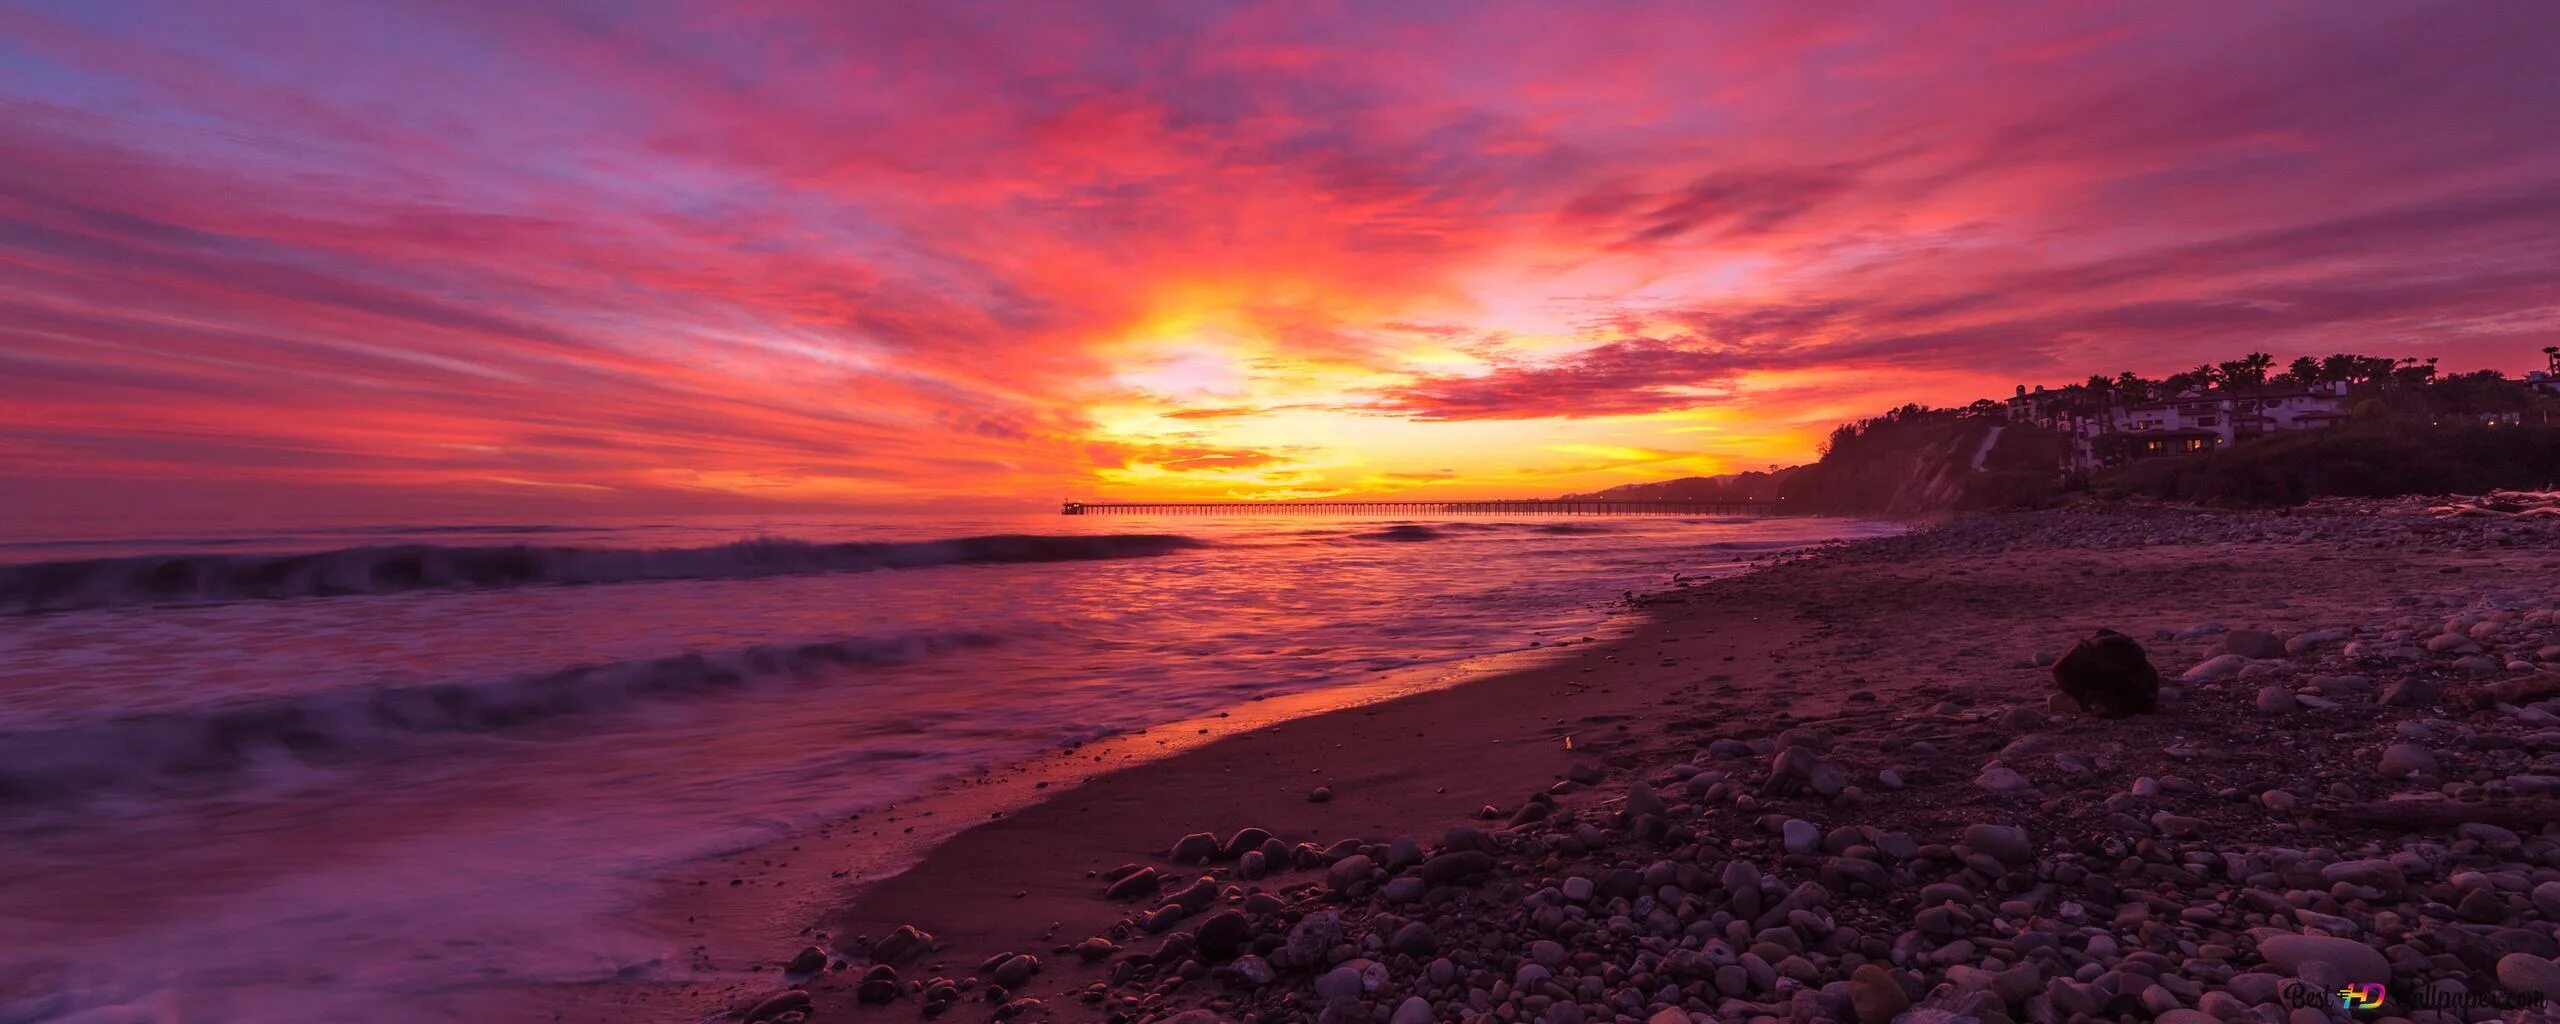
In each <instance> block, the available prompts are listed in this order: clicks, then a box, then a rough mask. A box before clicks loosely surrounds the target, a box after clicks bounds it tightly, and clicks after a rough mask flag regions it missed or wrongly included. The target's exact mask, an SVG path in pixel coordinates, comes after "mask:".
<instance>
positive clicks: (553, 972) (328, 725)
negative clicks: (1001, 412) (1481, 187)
mask: <svg viewBox="0 0 2560 1024" xmlns="http://www.w3.org/2000/svg"><path fill="white" fill-rule="evenodd" d="M1886 529H1889V528H1888V527H1884V526H1880V525H1876V524H1867V523H1858V522H1851V521H1843V520H1829V519H1817V518H1784V517H1766V518H1755V517H1732V518H1648V517H1583V518H1544V519H1518V520H1507V519H1491V518H1450V519H1435V520H1360V519H1310V518H1305V517H1298V516H1252V517H1245V516H1238V517H1215V518H1208V517H1184V518H1180V519H1144V518H1136V517H1130V518H1120V517H1090V518H1070V517H1060V516H1055V515H1046V516H1040V515H1021V516H987V517H976V518H963V517H939V518H922V517H906V516H874V517H863V518H852V519H848V518H841V517H839V518H830V519H778V518H771V517H765V518H756V519H739V518H716V517H702V518H693V519H683V520H666V521H655V522H625V523H603V524H429V525H404V524H358V525H351V526H336V527H326V528H321V527H315V528H309V529H302V530H294V531H264V532H254V533H251V532H244V533H213V532H207V533H204V534H199V535H180V536H158V537H118V536H115V535H113V534H111V533H101V534H98V535H91V536H78V535H74V536H46V537H18V538H0V1024H17V1022H33V1021H57V1020H60V1021H72V1020H77V1021H98V1022H103V1021H111V1020H112V1021H187V1022H199V1021H216V1022H221V1021H242V1022H246V1021H267V1020H331V1019H356V1018H361V1019H366V1020H377V1021H380V1020H390V1021H398V1020H404V1019H436V1018H434V1017H433V1016H432V1015H431V1014H423V1013H411V1012H410V1011H407V1010H404V1009H403V1007H404V1006H427V1005H432V1000H423V999H417V998H413V997H417V996H420V995H422V994H430V993H434V992H437V991H440V990H446V989H451V988H454V987H456V986H487V985H501V984H543V983H581V982H593V981H599V980H607V979H612V978H616V977H630V976H633V975H634V974H635V973H645V974H647V975H649V976H651V977H658V978H663V977H665V976H666V975H667V974H668V973H669V972H680V971H682V970H684V969H685V968H684V966H683V964H684V958H683V956H682V955H681V951H679V950H672V949H667V948H663V947H662V945H661V944H660V942H659V940H654V939H652V938H650V937H649V936H648V935H647V934H645V933H644V932H642V931H641V930H638V929H632V928H625V927H621V926H620V923H621V922H622V920H623V919H624V916H625V915H626V912H627V911H628V910H629V907H630V905H631V904H632V903H633V901H635V900H637V899H639V898H640V894H641V893H643V892H644V891H645V890H646V888H647V886H648V884H649V880H650V879H651V878H652V877H653V876H654V875H655V874H657V873H662V872H665V871H668V870H670V869H671V868H672V867H673V866H676V865H681V864H685V863H688V862H691V861H695V860H698V859H699V858H703V857H708V856H712V855H715V854H718V853H722V852H725V851H731V850H737V849H742V848H746V847H748V846H751V845H754V844H758V843H766V842H771V841H773V840H775V839H776V838H779V837H784V836H789V835H793V834H795V833H796V832H797V831H798V830H804V829H808V828H810V827H812V826H814V825H816V824H817V823H821V822H825V821H830V820H840V819H842V818H843V817H844V816H846V815H850V814H856V813H860V812H862V811H863V810H865V809H868V808H874V807H880V806H884V805H887V804H890V803H893V802H896V801H900V800H904V799H907V798H909V797H912V796H915V795H917V794H919V793H923V792H926V791H927V790H929V789H930V788H931V787H933V786H935V785H937V784H940V783H944V782H947V781H949V780H952V779H955V778H960V777H965V776H969V775H972V774H976V773H985V772H988V771H990V770H993V769H995V768H998V767H1001V766H1004V765H1008V764H1014V763H1019V762H1021V761H1023V760H1025V759H1028V758H1032V757H1036V756H1039V755H1041V754H1044V753H1048V752H1054V751H1058V750H1061V749H1065V748H1068V747H1072V746H1073V745H1076V744H1080V743H1085V742H1089V741H1092V740H1094V739H1097V738H1100V737H1104V736H1109V735H1113V734H1116V733H1122V732H1125V731H1128V730H1134V729H1141V728H1145V727H1147V726H1150V725H1155V724H1160V723H1165V722H1173V721H1180V720H1185V719H1190V718H1194V717H1197V716H1201V715H1207V714H1213V713H1216V712H1218V711H1220V710H1221V709H1226V708H1234V707H1239V706H1241V705H1244V704H1247V703H1249V702H1255V701H1260V700H1264V699H1266V698H1271V697H1276V696H1281V695H1289V694H1307V693H1316V692H1321V691H1324V690H1327V689H1328V688H1339V687H1349V686H1352V685H1353V684H1370V683H1374V682H1375V681H1376V680H1378V679H1381V678H1389V677H1396V678H1409V679H1411V680H1413V681H1414V683H1415V685H1429V684H1430V683H1431V681H1432V680H1435V679H1441V678H1451V677H1454V675H1455V673H1456V672H1457V671H1458V670H1459V669H1460V668H1462V667H1463V666H1464V665H1466V664H1467V663H1469V662H1470V661H1471V660H1473V659H1483V658H1487V657H1494V656H1506V655H1510V656H1516V655H1517V653H1518V652H1523V651H1535V650H1539V649H1543V648H1545V647H1548V646H1550V645H1553V644H1555V643H1557V642H1558V641H1565V640H1571V639H1576V638H1582V637H1587V636H1591V635H1594V634H1597V633H1605V632H1607V631H1608V630H1609V629H1610V628H1611V618H1612V616H1614V615H1622V614H1623V613H1624V611H1625V608H1624V605H1623V602H1622V600H1621V598H1622V596H1623V595H1625V594H1626V593H1628V592H1630V591H1641V590H1651V589H1658V588H1660V587H1663V586H1666V585H1668V584H1669V583H1670V581H1671V580H1672V578H1673V577H1674V576H1686V577H1712V576H1715V575H1719V574H1726V573H1731V572H1736V571H1741V570H1742V569H1743V568H1744V567H1745V566H1746V564H1747V562H1748V561H1749V560H1750V559H1751V558H1753V557H1756V556H1762V555H1766V554H1769V553H1772V552H1777V551H1783V550H1788V549H1792V548H1797V547H1802V546H1806V545H1810V544H1815V543H1819V542H1822V541H1825V540H1828V539H1833V538H1851V537H1859V536H1868V535H1872V534H1875V533H1878V532H1882V531H1884V530H1886Z"/></svg>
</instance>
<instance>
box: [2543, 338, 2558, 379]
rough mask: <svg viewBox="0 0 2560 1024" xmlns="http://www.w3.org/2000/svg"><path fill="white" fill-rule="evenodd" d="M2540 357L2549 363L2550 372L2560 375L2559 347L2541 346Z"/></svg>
mask: <svg viewBox="0 0 2560 1024" xmlns="http://www.w3.org/2000/svg"><path fill="white" fill-rule="evenodd" d="M2542 357H2543V358H2545V359H2548V360H2550V361H2551V372H2553V373H2560V345H2544V346H2542Z"/></svg>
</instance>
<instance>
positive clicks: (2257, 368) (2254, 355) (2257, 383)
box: [2213, 352, 2276, 388]
mask: <svg viewBox="0 0 2560 1024" xmlns="http://www.w3.org/2000/svg"><path fill="white" fill-rule="evenodd" d="M2275 365H2276V357H2274V356H2271V355H2268V354H2266V353H2264V352H2251V353H2249V354H2248V355H2245V356H2241V357H2240V358H2238V359H2234V360H2232V361H2230V362H2227V363H2221V364H2217V365H2216V366H2215V367H2214V368H2213V369H2214V373H2215V374H2216V375H2217V376H2218V377H2219V378H2220V379H2221V381H2222V382H2223V383H2224V384H2227V385H2230V386H2232V387H2249V388H2254V387H2263V386H2265V385H2266V383H2267V371H2268V370H2271V369H2274V368H2275Z"/></svg>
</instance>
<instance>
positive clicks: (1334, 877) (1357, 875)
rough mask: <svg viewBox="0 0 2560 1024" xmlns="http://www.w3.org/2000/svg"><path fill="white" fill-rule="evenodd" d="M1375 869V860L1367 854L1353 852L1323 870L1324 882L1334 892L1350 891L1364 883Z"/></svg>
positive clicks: (1376, 865) (1376, 867)
mask: <svg viewBox="0 0 2560 1024" xmlns="http://www.w3.org/2000/svg"><path fill="white" fill-rule="evenodd" d="M1377 870H1378V864H1377V862H1376V861H1373V860H1370V859H1369V857H1368V855H1367V854H1359V853H1355V854H1352V855H1351V856H1348V857H1344V858H1342V859H1341V860H1338V861H1335V862H1333V866H1332V867H1331V868H1327V869H1326V870H1325V873H1324V879H1325V884H1326V885H1329V886H1331V887H1332V888H1333V891H1335V892H1350V891H1351V890H1352V889H1353V888H1356V887H1358V886H1360V885H1364V884H1366V883H1367V882H1368V881H1369V876H1370V875H1371V874H1372V873H1374V872H1376V871H1377Z"/></svg>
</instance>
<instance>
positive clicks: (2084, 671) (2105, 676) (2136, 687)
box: [2053, 629, 2160, 718]
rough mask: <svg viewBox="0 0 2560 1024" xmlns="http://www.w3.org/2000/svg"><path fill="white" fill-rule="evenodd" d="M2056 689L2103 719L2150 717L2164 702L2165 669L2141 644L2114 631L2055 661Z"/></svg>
mask: <svg viewBox="0 0 2560 1024" xmlns="http://www.w3.org/2000/svg"><path fill="white" fill-rule="evenodd" d="M2053 685H2054V688H2055V689H2058V690H2061V691H2062V692H2063V693H2064V694H2066V695H2068V696H2070V697H2071V699H2072V700H2074V701H2077V702H2078V703H2079V704H2080V707H2081V709H2082V710H2084V711H2086V712H2088V713H2090V714H2093V715H2096V716H2098V717H2100V718H2123V717H2126V716H2128V715H2139V714H2145V713H2148V712H2151V711H2153V710H2156V709H2157V708H2158V707H2159V704H2160V671H2159V670H2158V669H2156V668H2153V667H2152V665H2151V658H2150V656H2149V655H2147V654H2145V653H2144V652H2143V650H2142V645H2141V644H2139V643H2137V642H2135V641H2134V639H2133V638H2132V637H2129V636H2126V635H2124V634H2122V633H2118V632H2116V631H2115V630H2112V629H2101V630H2099V631H2097V632H2096V633H2092V634H2090V635H2089V637H2088V638H2087V639H2084V640H2081V641H2080V642H2078V643H2075V644H2072V645H2071V649H2070V650H2068V651H2065V652H2063V654H2062V657H2061V658H2060V659H2059V660H2057V661H2055V662H2054V663H2053Z"/></svg>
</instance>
